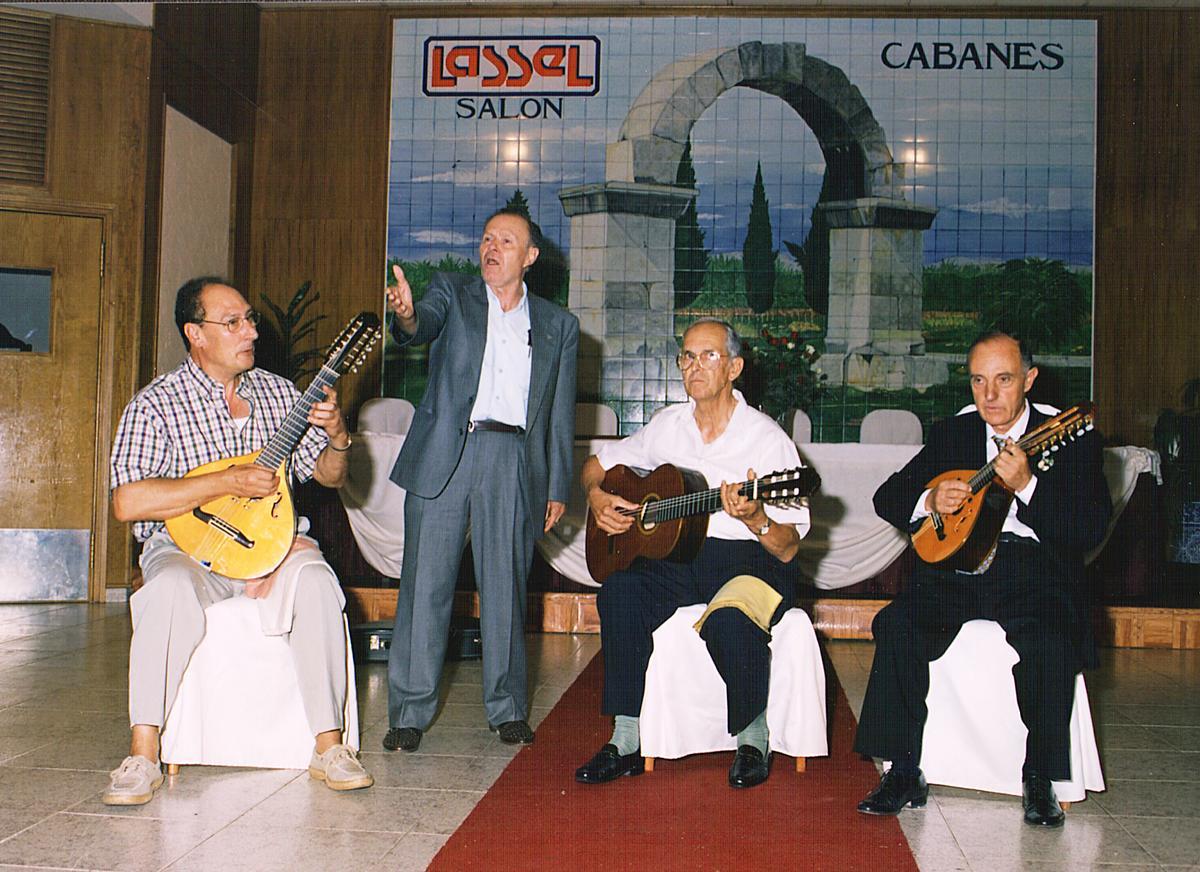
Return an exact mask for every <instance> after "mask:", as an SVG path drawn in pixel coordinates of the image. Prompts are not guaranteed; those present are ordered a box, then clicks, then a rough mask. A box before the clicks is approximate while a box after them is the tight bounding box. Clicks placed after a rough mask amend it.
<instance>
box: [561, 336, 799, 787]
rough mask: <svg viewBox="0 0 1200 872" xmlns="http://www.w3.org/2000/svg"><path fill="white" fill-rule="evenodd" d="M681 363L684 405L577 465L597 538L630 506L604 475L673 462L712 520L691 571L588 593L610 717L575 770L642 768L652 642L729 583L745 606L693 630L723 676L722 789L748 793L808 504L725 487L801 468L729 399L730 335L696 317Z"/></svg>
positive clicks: (759, 768)
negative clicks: (698, 486)
mask: <svg viewBox="0 0 1200 872" xmlns="http://www.w3.org/2000/svg"><path fill="white" fill-rule="evenodd" d="M677 362H678V364H679V368H680V369H681V370H682V371H683V382H684V388H685V390H686V391H687V394H688V397H689V398H690V402H688V403H686V404H676V405H672V406H667V407H666V408H665V409H661V410H659V411H658V412H657V413H656V414H655V415H654V417H653V418H651V420H650V422H649V423H647V424H646V426H645V427H643V428H642V429H641V430H639V431H638V432H637V433H635V434H633V435H632V436H629V437H627V438H625V439H623V440H621V441H619V442H612V443H609V444H607V445H605V446H604V448H603V449H602V450H601V451H600V452H599V453H598V454H596V455H593V456H592V457H589V458H588V459H587V461H586V463H585V464H584V468H583V473H582V476H581V481H582V485H583V489H584V492H585V493H586V495H587V500H588V507H589V510H590V512H591V513H592V516H593V519H594V522H595V523H596V524H597V525H598V526H599V527H600V529H602V530H603V531H605V532H607V533H609V534H617V535H619V534H622V533H624V532H625V531H627V530H629V529H630V527H631V525H632V524H633V523H634V519H633V517H632V516H631V515H630V514H628V512H629V510H631V509H637V508H638V504H637V503H634V502H631V501H630V500H628V499H625V498H623V497H621V496H618V495H617V494H613V493H609V492H607V491H606V490H605V489H604V488H603V487H602V485H603V484H604V481H605V474H606V471H607V470H609V469H612V468H613V467H614V466H616V465H618V464H623V465H625V466H629V467H640V468H644V469H654V468H656V467H658V466H660V465H661V464H665V463H670V464H674V465H675V466H678V467H681V468H687V469H690V470H694V471H696V472H698V473H700V474H702V475H703V476H704V478H705V479H706V481H707V483H708V486H709V487H711V488H716V487H717V486H718V485H720V501H721V508H722V511H718V512H717V513H716V514H714V515H712V517H711V518H709V519H708V530H707V538H705V539H704V540H703V544H702V545H701V546H700V551H699V553H698V555H696V557H695V558H694V559H693V560H691V561H690V562H687V563H675V562H671V561H669V560H650V559H647V558H645V557H637V558H636V559H634V560H633V562H632V564H630V565H629V567H628V568H627V569H624V570H620V571H617V572H614V573H613V574H612V575H610V576H609V577H608V578H607V579H606V580H605V581H604V584H603V586H602V587H601V589H600V593H599V595H598V597H597V607H598V609H599V611H600V634H601V646H602V652H603V655H604V700H603V710H604V712H605V714H611V715H614V716H615V719H616V722H615V728H614V730H613V736H612V739H611V741H610V742H609V743H608V744H606V745H604V746H603V747H602V748H601V749H600V751H599V752H597V753H596V754H595V756H593V757H592V759H591V760H589V761H588V762H587V763H585V764H584V765H583V766H581V767H580V768H579V769H578V770H577V771H576V772H575V779H576V780H577V781H581V782H583V783H585V784H598V783H602V782H606V781H612V780H614V779H616V778H618V777H620V776H622V775H637V774H640V773H641V772H642V771H643V767H644V763H643V760H642V756H641V750H640V748H641V739H640V735H639V729H638V716H639V714H640V712H641V705H642V695H643V692H644V688H645V674H646V667H647V664H648V662H649V660H650V653H651V650H652V648H653V642H652V640H651V634H653V632H654V631H655V630H656V629H657V628H658V627H659V626H660V625H661V624H662V623H663V622H664V621H665V620H667V618H669V617H670V616H671V615H672V614H673V613H674V612H675V610H676V609H677V608H679V607H680V606H685V605H693V604H697V603H710V602H711V601H712V600H713V599H714V597H715V596H716V595H717V594H718V592H719V591H722V589H725V588H727V583H729V585H732V586H733V588H731V589H728V590H726V593H732V594H733V596H735V597H740V599H741V605H744V606H746V608H747V611H742V610H741V606H739V607H734V608H716V609H715V610H713V611H710V613H709V614H708V616H707V619H706V620H705V621H704V623H703V626H702V629H701V630H700V635H701V637H702V638H703V639H704V641H705V644H706V645H707V647H708V651H709V654H710V656H711V657H712V658H713V662H714V664H715V665H716V667H717V671H718V672H719V673H720V675H721V677H722V678H723V679H724V681H725V685H726V693H727V703H728V712H729V721H728V729H729V732H730V733H731V734H735V735H736V736H737V745H738V750H737V754H736V755H735V757H734V762H733V766H732V768H731V769H730V770H729V783H730V785H731V786H733V787H742V788H744V787H753V786H755V785H757V784H761V783H762V782H763V781H765V780H766V779H767V776H768V774H769V766H770V755H769V744H768V736H767V723H766V707H767V689H768V682H769V678H770V649H769V648H768V644H769V642H770V640H771V635H770V630H769V628H770V627H771V626H773V625H774V624H775V623H777V622H778V621H779V620H780V618H782V617H783V614H784V612H785V611H786V610H787V609H788V608H790V607H791V606H792V605H793V604H794V602H795V583H796V572H795V570H794V569H793V568H792V567H790V566H788V564H789V562H790V561H791V560H792V559H793V558H794V557H795V556H796V553H797V551H798V550H799V548H800V536H801V532H802V531H803V532H807V529H808V508H807V507H798V508H781V507H777V506H770V507H769V508H768V507H767V506H766V505H765V504H764V502H762V501H761V500H757V499H751V498H750V497H749V496H747V495H744V494H742V493H740V492H739V488H738V485H737V484H727V482H739V481H740V480H741V478H742V476H743V475H746V476H747V477H748V478H751V479H753V478H754V477H755V473H754V469H755V468H757V469H758V470H761V471H763V472H764V473H767V472H770V471H772V470H781V469H785V468H787V467H797V466H799V463H800V458H799V455H798V453H797V451H796V446H795V444H794V443H793V442H792V440H791V439H790V438H789V437H788V436H787V434H786V433H784V432H783V430H782V429H780V427H779V425H778V424H776V423H775V422H774V421H772V420H771V419H770V418H768V417H767V416H766V415H764V414H762V413H761V412H759V411H756V410H755V409H752V408H750V406H749V405H747V404H746V401H745V400H744V399H743V397H742V395H741V393H740V392H739V391H736V390H734V388H733V383H734V381H735V380H736V379H737V378H738V376H739V375H741V372H742V367H743V365H744V363H745V362H744V360H743V359H742V349H741V342H740V340H739V339H738V336H737V334H736V333H735V332H734V330H733V328H732V327H730V326H729V325H728V324H726V323H725V322H723V321H716V320H713V319H703V320H700V321H697V322H696V323H695V324H693V325H692V326H691V327H690V328H689V329H688V331H687V332H686V333H685V334H684V337H683V350H682V351H681V352H680V353H679V356H678V358H677ZM747 467H750V469H749V470H747ZM723 599H724V598H723ZM752 601H753V602H754V603H757V604H758V607H757V609H756V608H755V607H754V605H751V602H752ZM764 601H765V605H764ZM714 605H715V604H714ZM750 613H755V617H754V618H751V617H750Z"/></svg>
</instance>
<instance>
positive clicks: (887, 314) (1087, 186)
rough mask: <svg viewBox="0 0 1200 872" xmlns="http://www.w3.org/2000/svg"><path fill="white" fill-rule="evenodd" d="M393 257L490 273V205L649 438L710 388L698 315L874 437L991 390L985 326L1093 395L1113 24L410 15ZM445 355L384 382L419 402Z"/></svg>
mask: <svg viewBox="0 0 1200 872" xmlns="http://www.w3.org/2000/svg"><path fill="white" fill-rule="evenodd" d="M394 27H395V31H394V58H393V73H392V75H393V82H392V109H391V112H392V119H391V139H392V141H391V173H390V190H389V216H388V257H389V260H398V261H399V262H401V263H402V265H403V266H404V268H405V270H406V272H407V274H408V275H409V277H410V279H411V280H412V282H413V285H414V288H415V290H416V291H417V293H418V294H419V293H420V291H421V289H422V288H423V286H424V283H425V282H426V281H427V280H428V276H429V274H430V272H432V271H433V270H435V269H456V270H475V269H476V268H477V265H476V263H475V259H476V245H477V240H478V235H479V232H480V230H481V229H482V224H483V222H484V220H485V219H486V218H487V216H488V215H489V214H491V213H492V212H493V211H494V210H496V209H498V208H500V207H502V206H505V205H516V206H518V207H522V208H527V209H528V212H529V214H530V216H531V218H532V219H533V220H534V221H535V222H536V223H537V225H538V226H539V228H540V230H541V232H542V234H543V235H544V237H545V240H546V245H545V246H544V248H543V251H542V257H541V260H540V262H539V264H538V265H537V266H536V267H535V269H534V271H533V272H531V274H530V276H529V278H528V281H529V284H530V286H531V288H532V290H533V291H534V292H535V293H539V294H542V295H545V296H549V297H551V298H554V299H557V300H558V301H559V302H561V303H562V304H563V305H565V306H567V307H569V308H570V309H571V311H573V312H574V313H575V314H576V315H578V317H579V319H580V322H581V325H582V328H583V334H584V335H583V338H582V340H581V346H580V369H579V373H580V381H579V395H580V399H581V400H590V401H597V400H598V401H601V402H605V403H608V404H609V405H611V406H613V407H614V408H615V409H616V410H617V413H618V416H619V418H620V420H621V428H622V432H631V431H632V430H634V429H636V428H637V427H638V426H640V425H641V424H642V423H643V422H644V421H645V420H646V419H647V418H648V417H649V415H650V414H651V413H652V412H653V411H654V410H655V409H657V408H659V407H660V406H661V405H662V404H663V403H665V402H670V401H678V400H681V399H683V392H682V387H681V384H680V381H679V374H678V372H677V371H676V370H675V367H674V363H673V357H674V355H675V351H676V349H677V341H678V337H679V336H680V335H681V334H682V332H683V330H684V329H685V328H686V327H687V325H688V324H690V323H691V322H692V321H693V320H695V319H696V318H697V317H701V316H706V315H716V316H718V317H722V318H726V319H727V320H730V321H732V322H733V323H734V324H735V325H736V326H737V328H738V330H739V333H741V334H742V336H743V337H744V338H745V339H747V340H748V344H749V346H750V349H751V351H752V362H753V365H752V366H751V367H750V368H749V370H750V374H749V376H748V377H747V379H746V383H745V385H744V391H745V392H746V394H747V396H748V397H749V398H750V399H751V401H752V402H754V403H755V404H756V405H760V406H761V407H763V408H764V409H766V410H767V411H768V412H770V413H771V414H773V415H782V414H783V413H784V412H785V411H786V410H787V409H789V408H792V407H801V408H806V409H807V410H808V412H809V415H810V417H812V418H813V424H814V433H813V438H814V439H818V440H824V441H841V440H852V439H855V438H857V426H858V422H859V421H861V419H862V416H863V415H864V414H865V413H866V412H867V411H868V410H870V409H872V408H889V407H891V408H897V407H898V408H910V409H913V410H914V411H916V412H917V413H918V414H919V415H920V416H921V417H922V418H924V419H926V420H929V419H931V418H935V417H940V416H941V415H944V414H947V413H949V412H951V411H953V410H954V409H957V408H958V407H959V406H960V405H961V404H962V403H963V402H964V401H965V399H964V398H965V397H966V396H967V392H966V387H965V374H964V373H963V370H962V366H961V363H962V358H963V352H964V350H965V348H966V345H967V344H968V343H969V342H970V340H971V338H972V337H973V336H974V335H975V334H976V333H977V332H978V331H979V330H981V329H985V328H988V327H991V326H1000V327H1004V328H1006V329H1010V330H1015V331H1017V332H1019V333H1022V334H1023V335H1025V336H1026V338H1027V339H1028V340H1029V341H1030V343H1031V345H1032V346H1033V348H1034V351H1035V356H1036V357H1037V358H1038V359H1039V362H1040V363H1041V365H1042V372H1043V377H1042V378H1041V379H1039V382H1038V385H1039V387H1042V386H1044V387H1043V390H1044V393H1043V394H1042V395H1041V396H1039V397H1037V398H1038V399H1042V400H1045V401H1047V402H1052V403H1058V404H1065V403H1068V402H1070V401H1075V400H1079V399H1083V398H1086V396H1087V395H1088V394H1089V392H1090V378H1091V295H1092V263H1093V249H1092V238H1093V236H1092V230H1093V201H1094V187H1095V185H1094V169H1095V106H1096V27H1095V23H1094V22H1091V21H1050V20H986V21H984V20H958V19H955V20H931V19H919V20H918V19H895V20H893V19H807V18H806V19H754V18H633V19H626V18H570V19H463V20H440V21H435V20H411V21H405V20H400V21H396V22H395V25H394ZM424 366H425V363H424V357H423V352H422V351H421V350H420V349H413V350H408V351H401V350H400V349H396V348H395V347H391V348H390V349H389V351H388V353H387V356H386V360H385V373H384V392H385V393H386V394H389V395H395V396H407V397H408V398H410V399H412V400H414V401H416V400H418V399H419V398H420V395H421V392H422V390H423V387H424Z"/></svg>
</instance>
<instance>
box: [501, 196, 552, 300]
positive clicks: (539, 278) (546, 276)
mask: <svg viewBox="0 0 1200 872" xmlns="http://www.w3.org/2000/svg"><path fill="white" fill-rule="evenodd" d="M504 208H505V209H512V210H513V211H514V212H520V213H521V214H522V215H524V216H525V217H526V218H528V219H529V223H530V224H532V225H533V233H534V237H535V238H537V239H539V240H540V242H539V246H538V248H539V254H538V259H537V260H535V261H534V262H533V266H531V267H530V268H529V270H528V272H526V273H525V284H526V285H527V286H528V287H529V291H530V293H532V294H536V295H537V296H539V297H543V298H545V299H547V300H553V301H554V302H555V303H558V304H559V305H560V306H563V307H565V306H566V305H567V259H566V258H565V257H564V256H563V252H562V249H561V248H559V247H558V245H557V244H556V243H554V242H552V241H551V240H549V239H546V238H545V237H544V236H542V228H541V227H539V226H538V223H537V222H536V221H534V220H533V216H532V215H530V214H529V201H528V200H526V199H525V195H524V194H523V193H521V189H520V188H517V189H516V190H515V191H513V195H512V196H511V197H509V198H508V202H507V203H505V204H504Z"/></svg>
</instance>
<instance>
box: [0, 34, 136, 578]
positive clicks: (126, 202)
mask: <svg viewBox="0 0 1200 872" xmlns="http://www.w3.org/2000/svg"><path fill="white" fill-rule="evenodd" d="M150 40H151V37H150V32H149V31H148V30H145V29H142V28H135V27H125V26H120V25H112V24H104V23H99V22H94V21H86V20H82V19H76V18H61V17H60V18H56V19H55V22H54V53H53V69H52V74H51V85H50V99H51V112H50V152H49V157H48V166H47V182H46V185H45V187H43V188H29V187H17V186H0V198H2V199H4V201H5V202H6V204H8V205H11V206H15V207H16V208H24V209H30V210H44V211H48V212H60V213H64V214H83V215H96V216H97V217H100V218H101V219H102V220H103V221H104V240H105V244H106V247H107V253H106V265H105V272H104V278H103V281H102V283H101V307H102V308H101V322H100V333H101V346H100V347H101V348H103V349H106V351H107V352H108V353H105V354H102V355H101V357H100V360H98V361H97V362H96V365H97V367H98V369H99V397H98V400H97V409H96V417H97V445H96V449H97V450H96V473H95V481H96V497H97V505H96V506H95V513H94V515H93V518H94V526H93V531H94V533H95V538H94V540H93V555H92V556H93V566H92V593H93V595H95V596H98V597H102V596H103V588H104V585H105V583H106V582H107V584H108V585H124V584H125V583H126V582H127V580H128V576H129V572H128V570H129V567H130V563H131V550H130V549H131V544H132V543H131V540H130V537H129V531H128V528H127V527H126V525H124V524H118V523H116V522H115V521H113V520H112V518H111V515H110V512H109V510H108V501H107V493H108V457H109V451H110V448H111V445H112V436H113V433H114V431H115V429H116V423H117V420H118V417H119V416H120V413H121V410H122V409H123V408H124V406H125V403H126V402H127V401H128V400H129V398H130V396H132V395H133V392H134V389H135V386H136V369H137V358H138V347H139V343H140V341H141V330H140V323H139V318H138V312H139V305H140V299H141V289H142V283H141V273H142V217H143V211H144V208H145V177H146V130H147V98H148V81H149V72H150ZM48 460H50V459H48Z"/></svg>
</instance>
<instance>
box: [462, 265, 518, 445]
mask: <svg viewBox="0 0 1200 872" xmlns="http://www.w3.org/2000/svg"><path fill="white" fill-rule="evenodd" d="M487 302H488V320H487V339H486V341H485V342H484V346H483V366H482V368H481V369H480V371H479V392H478V393H476V395H475V404H474V405H473V406H472V407H471V420H472V421H484V420H491V421H503V422H504V423H505V424H513V425H515V426H517V427H524V426H525V423H526V421H525V418H526V410H527V409H528V407H529V373H530V365H531V364H532V362H533V332H532V330H531V329H530V324H529V289H528V288H526V287H525V285H524V283H522V285H521V301H520V302H519V303H517V305H515V306H513V308H512V309H510V310H509V311H507V312H505V311H504V310H503V309H502V308H501V307H500V298H499V297H498V296H496V292H495V291H493V290H492V288H491V286H490V285H489V286H487Z"/></svg>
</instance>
